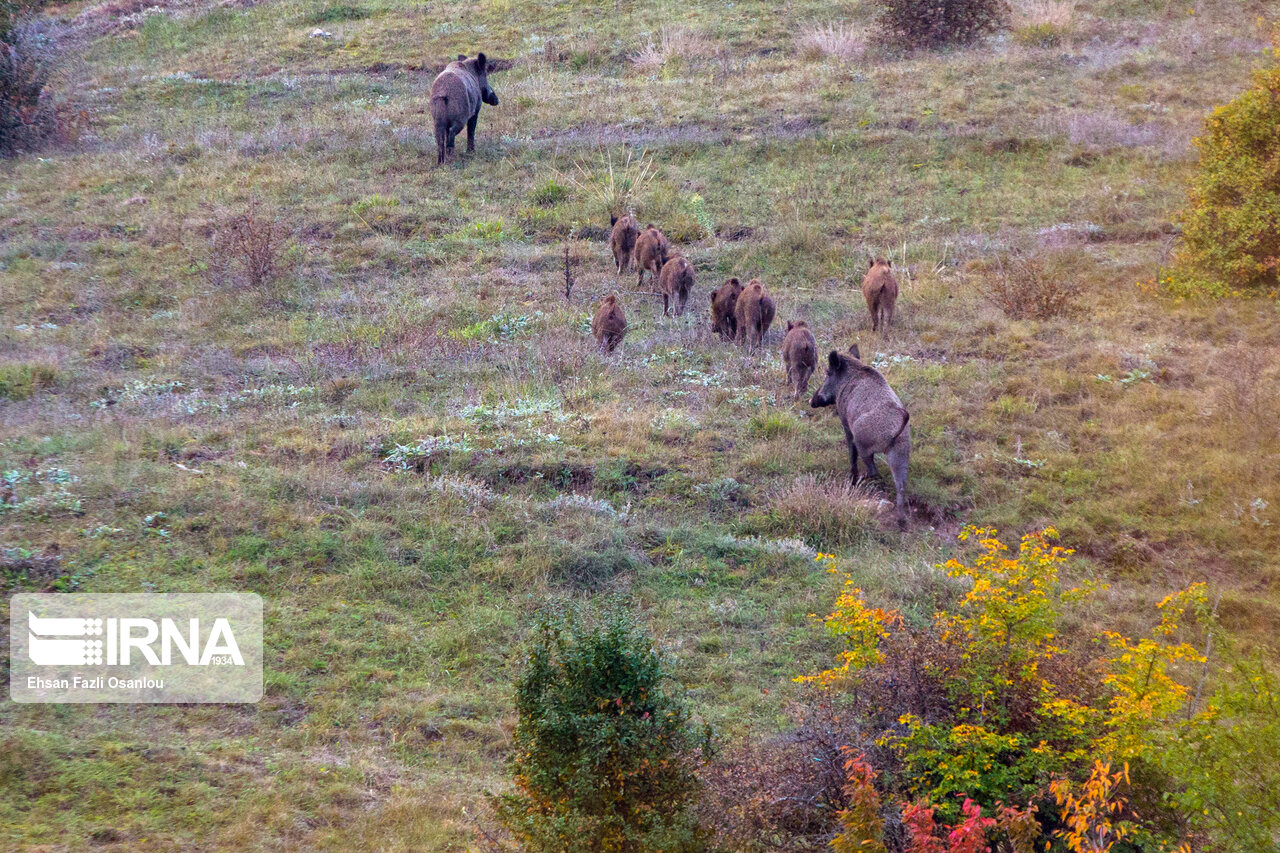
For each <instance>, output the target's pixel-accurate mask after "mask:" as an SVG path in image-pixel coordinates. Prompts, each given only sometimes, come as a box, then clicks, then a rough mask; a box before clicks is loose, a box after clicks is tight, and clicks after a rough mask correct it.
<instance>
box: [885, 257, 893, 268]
mask: <svg viewBox="0 0 1280 853" xmlns="http://www.w3.org/2000/svg"><path fill="white" fill-rule="evenodd" d="M885 263H886V264H888V265H889V267H890V268H892V267H893V258H890V259H889V260H887V261H885Z"/></svg>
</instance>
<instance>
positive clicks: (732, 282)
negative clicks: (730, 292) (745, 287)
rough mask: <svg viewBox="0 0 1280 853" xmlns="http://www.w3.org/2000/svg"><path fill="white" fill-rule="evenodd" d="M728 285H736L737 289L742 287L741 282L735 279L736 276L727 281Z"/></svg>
mask: <svg viewBox="0 0 1280 853" xmlns="http://www.w3.org/2000/svg"><path fill="white" fill-rule="evenodd" d="M729 283H730V284H736V285H738V287H742V282H740V281H738V277H737V276H734V277H733V278H731V279H729Z"/></svg>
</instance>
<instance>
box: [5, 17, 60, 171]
mask: <svg viewBox="0 0 1280 853" xmlns="http://www.w3.org/2000/svg"><path fill="white" fill-rule="evenodd" d="M37 8H38V4H34V3H24V2H17V0H0V155H3V156H9V155H12V154H16V153H18V152H21V151H30V150H33V149H34V148H36V147H37V146H39V145H40V144H41V143H42V142H44V141H45V139H46V138H48V136H49V135H50V134H51V133H53V131H54V129H55V128H56V126H57V113H56V111H55V109H54V107H53V104H52V103H51V102H50V100H49V98H48V93H47V91H46V90H47V87H48V85H49V81H50V78H51V77H52V75H53V72H54V70H55V69H56V67H57V64H58V61H59V59H60V58H61V52H60V50H59V48H58V42H57V37H56V31H55V29H54V25H53V24H52V23H50V22H48V21H43V20H38V19H32V18H30V17H28V16H29V15H31V14H32V13H34V11H35V10H36V9H37Z"/></svg>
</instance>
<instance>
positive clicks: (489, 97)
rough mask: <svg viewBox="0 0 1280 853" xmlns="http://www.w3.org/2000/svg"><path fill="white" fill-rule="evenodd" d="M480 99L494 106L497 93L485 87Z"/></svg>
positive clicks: (496, 101)
mask: <svg viewBox="0 0 1280 853" xmlns="http://www.w3.org/2000/svg"><path fill="white" fill-rule="evenodd" d="M480 100H482V101H484V102H485V103H486V104H488V105H489V106H491V107H496V106H497V105H498V93H497V92H495V91H493V90H492V89H485V90H484V93H483V94H482V95H481V96H480Z"/></svg>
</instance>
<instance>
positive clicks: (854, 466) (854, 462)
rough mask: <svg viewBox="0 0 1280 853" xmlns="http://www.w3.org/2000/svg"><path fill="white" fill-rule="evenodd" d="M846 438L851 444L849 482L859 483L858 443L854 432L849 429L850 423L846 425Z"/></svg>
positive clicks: (846, 441)
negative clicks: (854, 439) (855, 442)
mask: <svg viewBox="0 0 1280 853" xmlns="http://www.w3.org/2000/svg"><path fill="white" fill-rule="evenodd" d="M844 440H845V443H846V444H848V445H849V483H850V485H857V483H858V445H856V444H854V442H853V433H852V432H850V431H849V426H848V424H845V425H844Z"/></svg>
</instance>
